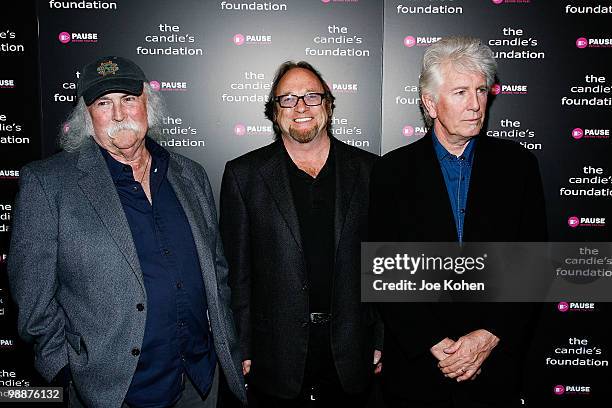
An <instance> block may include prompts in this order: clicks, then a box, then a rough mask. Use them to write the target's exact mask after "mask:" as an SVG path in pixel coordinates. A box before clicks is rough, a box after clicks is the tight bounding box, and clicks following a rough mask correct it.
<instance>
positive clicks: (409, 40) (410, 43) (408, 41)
mask: <svg viewBox="0 0 612 408" xmlns="http://www.w3.org/2000/svg"><path fill="white" fill-rule="evenodd" d="M404 45H405V46H406V47H408V48H411V47H414V46H415V45H416V38H414V37H413V36H411V35H408V36H406V37H404Z"/></svg>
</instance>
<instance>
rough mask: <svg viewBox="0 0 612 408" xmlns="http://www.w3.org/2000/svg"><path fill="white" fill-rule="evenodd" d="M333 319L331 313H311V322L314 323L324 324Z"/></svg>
mask: <svg viewBox="0 0 612 408" xmlns="http://www.w3.org/2000/svg"><path fill="white" fill-rule="evenodd" d="M330 320H331V313H311V314H310V323H312V324H323V323H327V322H329V321H330Z"/></svg>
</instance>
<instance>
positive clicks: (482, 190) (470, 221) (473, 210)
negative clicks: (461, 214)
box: [463, 136, 495, 241]
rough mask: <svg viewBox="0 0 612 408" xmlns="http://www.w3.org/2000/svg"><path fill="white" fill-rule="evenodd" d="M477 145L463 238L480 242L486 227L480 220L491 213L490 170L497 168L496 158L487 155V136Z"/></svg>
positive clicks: (481, 137) (479, 137) (482, 137)
mask: <svg viewBox="0 0 612 408" xmlns="http://www.w3.org/2000/svg"><path fill="white" fill-rule="evenodd" d="M475 141H476V142H477V143H476V145H475V146H474V159H473V162H472V173H471V175H470V187H469V189H468V196H467V205H466V215H465V221H464V224H463V230H464V233H463V238H464V241H478V240H480V237H479V236H478V235H480V234H481V231H483V227H485V226H484V225H480V226H479V225H478V224H479V220H478V218H482V217H484V216H485V215H486V214H488V213H489V212H490V211H491V208H490V206H489V205H488V204H486V203H487V202H488V200H487V199H486V197H487V195H488V192H487V189H488V188H489V186H490V185H491V183H494V182H495V181H494V180H491V176H492V175H493V173H491V171H490V169H493V168H495V165H494V163H492V161H493V160H495V158H494V157H492V156H491V155H489V154H487V142H488V140H487V136H478V137H477V140H475Z"/></svg>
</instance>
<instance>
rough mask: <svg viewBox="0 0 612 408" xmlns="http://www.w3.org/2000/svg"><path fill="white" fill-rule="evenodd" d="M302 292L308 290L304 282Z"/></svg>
mask: <svg viewBox="0 0 612 408" xmlns="http://www.w3.org/2000/svg"><path fill="white" fill-rule="evenodd" d="M302 290H304V291H305V290H308V283H307V282H304V284H303V285H302Z"/></svg>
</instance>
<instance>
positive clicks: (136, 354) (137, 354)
mask: <svg viewBox="0 0 612 408" xmlns="http://www.w3.org/2000/svg"><path fill="white" fill-rule="evenodd" d="M132 355H133V356H136V357H138V356H139V355H140V349H138V348H133V349H132Z"/></svg>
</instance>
